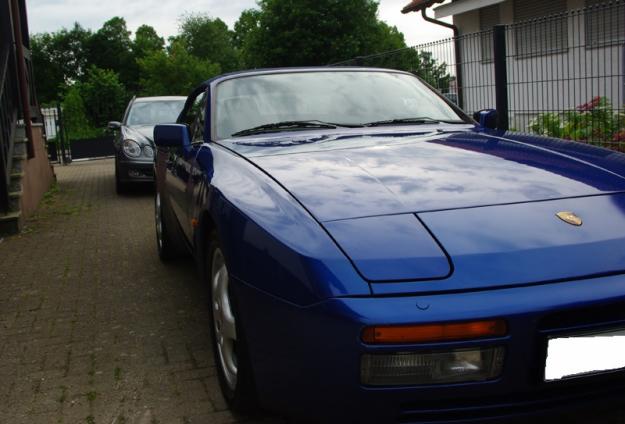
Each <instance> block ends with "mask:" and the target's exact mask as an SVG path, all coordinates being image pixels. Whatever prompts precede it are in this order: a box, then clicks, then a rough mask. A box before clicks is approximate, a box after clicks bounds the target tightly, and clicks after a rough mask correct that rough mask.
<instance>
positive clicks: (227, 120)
mask: <svg viewBox="0 0 625 424" xmlns="http://www.w3.org/2000/svg"><path fill="white" fill-rule="evenodd" d="M415 117H427V118H429V120H440V121H462V122H464V118H463V117H461V116H459V115H458V114H457V113H456V112H455V111H454V110H453V109H452V108H451V107H450V106H449V105H448V104H446V103H445V102H444V101H443V100H441V99H440V98H439V97H438V96H437V95H436V94H435V93H433V92H432V91H431V90H430V89H429V88H427V87H426V86H425V85H424V84H423V83H421V81H419V80H418V79H417V78H415V77H413V76H411V75H406V74H401V73H395V72H390V71H389V72H383V71H318V72H297V73H284V74H271V75H255V76H249V77H240V78H234V79H230V80H226V81H224V82H222V83H221V84H219V85H218V86H217V90H216V128H217V138H219V139H222V138H229V137H231V136H232V135H233V134H235V133H237V132H240V131H243V130H247V129H250V128H254V127H258V126H261V125H266V124H271V123H280V122H285V121H287V122H288V121H319V122H332V123H337V124H345V125H364V124H367V123H371V122H377V121H384V120H396V119H406V118H415Z"/></svg>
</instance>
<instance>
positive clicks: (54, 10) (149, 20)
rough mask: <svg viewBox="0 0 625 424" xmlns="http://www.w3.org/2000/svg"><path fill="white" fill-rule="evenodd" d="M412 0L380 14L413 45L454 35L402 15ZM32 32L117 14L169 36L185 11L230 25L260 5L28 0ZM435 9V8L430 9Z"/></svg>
mask: <svg viewBox="0 0 625 424" xmlns="http://www.w3.org/2000/svg"><path fill="white" fill-rule="evenodd" d="M407 3H409V0H380V8H379V17H380V18H381V19H382V20H384V21H386V22H387V23H388V24H390V25H395V26H397V28H398V29H399V30H400V31H401V32H403V33H404V36H405V38H406V43H407V44H408V45H410V46H412V45H416V44H421V43H426V42H429V41H434V40H439V39H441V38H446V37H450V36H451V31H450V30H448V29H445V28H442V27H440V26H438V25H434V24H430V23H428V22H425V21H423V19H421V15H420V14H417V13H410V14H408V15H402V13H401V9H402V7H403V6H404V5H406V4H407ZM26 4H27V7H28V23H29V29H30V32H31V33H37V32H49V31H56V30H59V29H61V28H63V27H66V28H69V27H71V26H72V25H73V24H74V22H79V23H80V24H81V25H82V26H83V27H86V28H90V29H92V30H97V29H98V28H99V27H100V26H101V25H102V24H103V23H104V22H105V21H106V20H108V19H110V18H111V17H113V16H122V17H124V18H125V19H126V22H127V24H128V28H129V29H130V30H131V31H134V30H135V29H136V28H137V27H138V26H139V25H142V24H148V25H152V26H153V27H154V28H155V29H156V31H157V32H158V33H159V35H161V36H164V37H165V38H167V37H169V36H170V35H174V34H176V32H177V30H178V18H179V16H180V15H183V14H185V13H193V12H201V13H207V14H209V15H210V16H212V17H214V18H221V19H222V20H223V21H225V22H226V23H227V24H228V26H230V28H233V27H234V23H235V22H236V20H237V19H238V17H239V15H240V14H241V11H243V10H245V9H249V8H253V7H255V6H256V1H255V0H225V1H224V0H27V1H26ZM430 13H431V12H430Z"/></svg>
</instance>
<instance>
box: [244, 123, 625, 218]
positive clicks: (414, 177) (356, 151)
mask: <svg viewBox="0 0 625 424" xmlns="http://www.w3.org/2000/svg"><path fill="white" fill-rule="evenodd" d="M533 142H536V143H533ZM539 142H540V139H538V138H536V139H531V138H527V137H526V138H519V139H516V140H515V139H512V138H503V137H497V136H494V135H487V134H483V133H477V132H474V131H462V132H456V133H447V134H420V135H402V136H401V137H396V136H388V135H367V136H361V137H354V136H350V137H346V138H345V139H344V140H339V139H337V140H333V141H332V142H331V143H320V144H319V145H318V146H316V145H315V144H314V143H313V144H311V145H309V146H308V145H307V146H306V148H305V149H300V150H298V149H288V150H287V151H283V150H281V149H283V148H269V147H259V148H257V149H254V150H250V151H247V152H244V153H243V154H244V156H247V157H248V159H249V160H250V161H252V162H253V163H255V164H256V165H257V166H259V167H261V168H262V169H264V170H265V172H267V173H268V174H269V175H271V176H272V177H273V178H275V179H276V180H277V181H278V182H279V183H280V184H281V185H282V186H283V187H285V188H286V189H287V190H288V191H289V192H290V193H291V194H292V195H293V196H294V197H296V198H297V199H298V200H299V201H300V202H301V203H302V204H303V205H304V206H305V207H306V208H307V209H308V210H309V211H310V212H311V213H312V214H313V215H314V216H315V217H316V218H317V219H318V220H319V221H321V222H327V221H336V220H345V219H350V218H359V217H366V216H378V215H388V214H401V213H419V212H426V211H436V210H449V209H458V208H469V207H477V206H485V205H497V204H511V203H523V202H534V201H539V200H549V199H562V198H569V197H580V196H592V195H599V194H606V193H613V192H620V191H625V178H624V176H623V174H625V161H624V160H623V157H624V156H623V155H620V154H617V153H614V154H610V153H609V152H607V151H605V150H603V149H594V148H593V149H592V150H589V151H584V150H579V149H580V146H581V145H579V144H578V143H572V142H560V143H559V144H556V145H553V146H544V145H540V143H539ZM562 144H567V145H568V146H569V150H568V151H567V152H566V153H564V152H563V151H559V149H560V148H561V147H562V146H561V145H562ZM311 147H312V149H311ZM263 149H265V150H263ZM576 149H578V150H579V151H578V150H576ZM560 150H562V149H560ZM606 152H607V155H606Z"/></svg>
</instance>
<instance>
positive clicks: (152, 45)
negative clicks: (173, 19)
mask: <svg viewBox="0 0 625 424" xmlns="http://www.w3.org/2000/svg"><path fill="white" fill-rule="evenodd" d="M164 47H165V40H163V37H159V35H158V34H157V33H156V30H155V29H154V28H153V27H151V26H150V25H141V26H140V27H139V28H137V31H136V32H135V39H134V41H133V42H132V51H133V53H134V55H135V59H137V60H138V59H143V58H144V57H146V56H147V55H148V54H150V53H152V52H154V51H159V50H163V48H164Z"/></svg>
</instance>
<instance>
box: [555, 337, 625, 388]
mask: <svg viewBox="0 0 625 424" xmlns="http://www.w3.org/2000/svg"><path fill="white" fill-rule="evenodd" d="M621 368H623V369H625V329H618V330H610V331H604V332H596V333H585V334H576V335H571V336H566V337H565V336H561V337H554V338H551V339H549V340H548V344H547V361H546V364H545V381H557V380H562V379H564V378H571V377H580V376H584V375H591V374H597V373H603V372H608V371H614V370H619V369H621Z"/></svg>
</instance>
